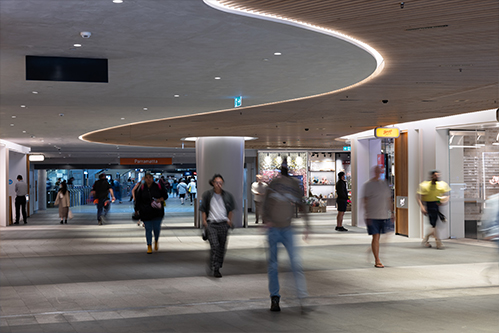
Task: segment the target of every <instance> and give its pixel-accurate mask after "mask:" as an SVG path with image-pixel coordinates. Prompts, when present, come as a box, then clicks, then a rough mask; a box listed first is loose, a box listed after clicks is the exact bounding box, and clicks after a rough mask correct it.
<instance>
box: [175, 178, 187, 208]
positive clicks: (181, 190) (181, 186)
mask: <svg viewBox="0 0 499 333" xmlns="http://www.w3.org/2000/svg"><path fill="white" fill-rule="evenodd" d="M177 192H178V196H179V198H180V204H181V205H183V204H184V201H185V196H186V194H187V184H186V183H185V181H184V179H183V178H182V179H180V182H179V183H178V185H177Z"/></svg>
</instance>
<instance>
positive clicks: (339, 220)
mask: <svg viewBox="0 0 499 333" xmlns="http://www.w3.org/2000/svg"><path fill="white" fill-rule="evenodd" d="M336 195H337V197H336V207H337V208H338V215H337V216H336V228H335V230H336V231H348V229H345V228H344V227H343V215H345V212H346V211H347V205H348V190H347V183H346V182H345V173H344V172H343V171H341V172H339V173H338V181H337V182H336Z"/></svg>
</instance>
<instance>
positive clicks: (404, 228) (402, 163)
mask: <svg viewBox="0 0 499 333" xmlns="http://www.w3.org/2000/svg"><path fill="white" fill-rule="evenodd" d="M408 161H409V153H408V144H407V133H401V134H400V136H399V137H398V138H397V139H395V200H397V197H398V196H403V197H407V196H408V195H409V164H408ZM395 202H396V201H395ZM395 207H396V206H395ZM395 217H396V220H395V233H397V235H404V236H409V210H408V209H406V208H395Z"/></svg>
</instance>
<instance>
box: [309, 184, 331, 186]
mask: <svg viewBox="0 0 499 333" xmlns="http://www.w3.org/2000/svg"><path fill="white" fill-rule="evenodd" d="M334 185H336V184H310V186H334Z"/></svg>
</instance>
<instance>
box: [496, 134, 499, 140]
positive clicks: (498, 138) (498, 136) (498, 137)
mask: <svg viewBox="0 0 499 333" xmlns="http://www.w3.org/2000/svg"><path fill="white" fill-rule="evenodd" d="M496 141H499V133H497V136H496Z"/></svg>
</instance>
